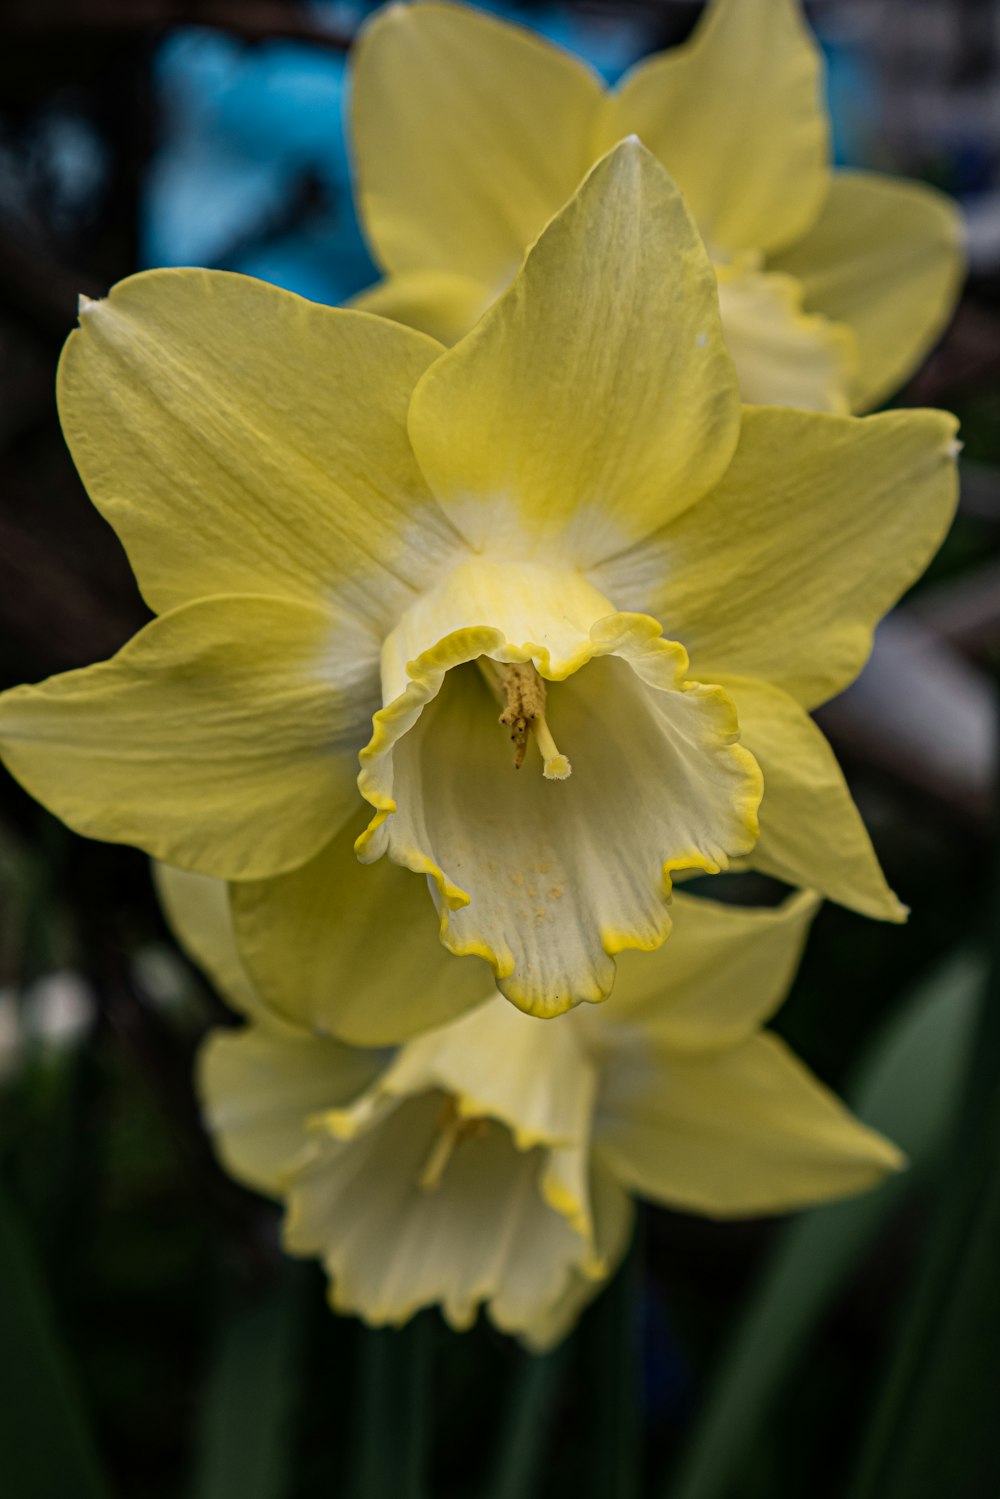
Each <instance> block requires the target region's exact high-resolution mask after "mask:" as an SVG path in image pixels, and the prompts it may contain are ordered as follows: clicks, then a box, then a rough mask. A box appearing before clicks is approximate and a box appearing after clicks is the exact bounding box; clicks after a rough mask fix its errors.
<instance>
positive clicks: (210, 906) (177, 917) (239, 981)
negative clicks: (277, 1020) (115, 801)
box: [152, 862, 262, 1019]
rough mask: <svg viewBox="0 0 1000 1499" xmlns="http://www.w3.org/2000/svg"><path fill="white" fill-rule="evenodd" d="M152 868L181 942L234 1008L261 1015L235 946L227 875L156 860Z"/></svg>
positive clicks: (242, 1013) (243, 1013) (167, 916)
mask: <svg viewBox="0 0 1000 1499" xmlns="http://www.w3.org/2000/svg"><path fill="white" fill-rule="evenodd" d="M152 869H153V884H154V885H155V887H156V893H157V896H158V897H159V901H160V905H161V906H162V907H163V913H164V915H165V916H166V919H167V925H168V926H169V927H170V930H171V931H172V932H173V934H174V936H175V938H176V939H177V942H178V943H179V945H180V946H181V947H182V948H183V949H184V951H185V952H186V953H187V955H188V957H189V958H191V959H192V960H193V961H194V962H195V963H197V965H198V967H199V968H201V969H202V970H203V971H204V973H205V974H206V975H207V977H208V978H209V979H210V980H211V982H212V983H213V984H214V986H215V988H216V989H217V990H218V991H219V994H220V995H221V996H222V998H223V999H225V1000H227V1001H228V1002H229V1004H231V1005H232V1007H233V1009H234V1010H238V1011H239V1012H240V1014H241V1015H246V1016H247V1017H248V1018H250V1019H254V1018H256V1017H257V1016H259V1015H260V1014H261V1011H262V1006H261V1003H260V999H259V998H258V995H257V991H256V989H255V988H254V986H253V984H252V983H251V982H250V979H249V977H248V976H247V971H246V968H245V967H244V966H243V960H242V958H241V957H240V954H239V951H238V950H237V947H236V938H235V935H234V933H233V922H232V917H231V916H230V913H229V888H228V886H227V885H226V883H225V881H224V880H215V879H213V878H212V877H211V875H207V874H194V873H193V872H192V871H191V870H189V869H174V868H173V867H172V866H171V865H170V864H157V863H155V862H154V864H153V866H152Z"/></svg>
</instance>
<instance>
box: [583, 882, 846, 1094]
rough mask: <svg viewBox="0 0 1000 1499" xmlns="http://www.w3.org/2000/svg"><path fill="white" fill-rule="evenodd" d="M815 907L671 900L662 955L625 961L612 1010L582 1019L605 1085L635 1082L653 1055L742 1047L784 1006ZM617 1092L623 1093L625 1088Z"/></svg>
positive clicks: (812, 898)
mask: <svg viewBox="0 0 1000 1499" xmlns="http://www.w3.org/2000/svg"><path fill="white" fill-rule="evenodd" d="M818 908H819V898H818V896H816V895H813V894H812V893H811V892H809V891H802V892H800V893H799V894H798V895H794V896H791V897H790V898H789V899H788V900H786V901H784V902H783V903H782V905H780V906H777V907H775V908H773V909H770V908H752V907H742V906H732V905H724V904H722V903H720V902H719V901H714V900H708V899H706V898H705V897H703V896H700V895H698V896H695V895H685V894H683V893H682V892H681V891H679V890H677V891H675V892H674V899H673V905H672V907H671V910H672V915H673V920H674V934H673V936H672V938H671V941H670V943H669V945H668V947H667V948H664V949H661V951H660V952H658V953H652V954H645V953H623V954H622V957H621V958H620V959H619V964H618V977H617V980H616V982H615V991H614V999H613V1001H612V1003H611V1004H607V1005H600V1006H598V1007H597V1008H595V1009H587V1010H585V1011H578V1012H577V1014H576V1015H575V1017H574V1024H576V1025H583V1026H585V1027H586V1033H587V1037H588V1039H589V1044H590V1045H591V1047H592V1048H593V1050H594V1053H595V1055H596V1056H598V1058H599V1059H600V1066H601V1070H602V1075H603V1073H605V1072H609V1073H610V1072H612V1071H615V1072H618V1073H621V1074H622V1075H623V1076H624V1077H625V1078H627V1077H628V1076H629V1075H630V1073H631V1069H632V1068H633V1067H634V1068H635V1069H636V1071H637V1075H638V1076H639V1077H640V1078H641V1076H642V1075H643V1073H644V1070H645V1069H646V1067H647V1065H648V1059H649V1051H650V1048H653V1049H654V1050H655V1051H656V1052H657V1054H660V1055H664V1056H667V1057H668V1058H669V1057H670V1056H672V1055H673V1054H674V1053H682V1054H684V1053H687V1054H712V1053H715V1052H722V1051H728V1050H730V1049H731V1048H732V1047H734V1046H739V1045H741V1044H742V1043H743V1042H744V1041H746V1040H748V1039H749V1037H751V1036H752V1035H754V1034H755V1033H756V1032H757V1031H758V1030H759V1029H760V1027H761V1026H762V1025H763V1024H764V1023H765V1021H767V1020H769V1019H770V1018H771V1016H772V1015H773V1014H774V1012H775V1011H776V1010H777V1009H778V1007H779V1005H781V1004H782V1002H783V1001H784V999H785V996H786V995H787V993H788V989H789V987H790V985H791V982H792V979H793V978H794V976H795V971H796V969H797V967H798V964H799V959H800V958H801V956H802V949H803V946H804V945H805V941H806V937H807V936H808V933H809V927H810V924H811V923H812V920H813V917H814V916H815V914H816V911H817V910H818ZM621 1087H622V1088H625V1087H627V1083H626V1082H623V1083H622V1084H621Z"/></svg>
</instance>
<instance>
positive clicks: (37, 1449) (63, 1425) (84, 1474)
mask: <svg viewBox="0 0 1000 1499" xmlns="http://www.w3.org/2000/svg"><path fill="white" fill-rule="evenodd" d="M0 1361H2V1362H0V1367H2V1370H3V1373H2V1376H0V1454H2V1458H0V1472H2V1475H3V1488H4V1491H5V1492H6V1493H9V1494H10V1495H11V1496H14V1495H16V1496H17V1499H55V1496H57V1495H59V1496H61V1495H64V1494H65V1495H72V1496H73V1499H107V1496H108V1492H109V1490H108V1487H107V1484H106V1482H105V1479H104V1477H103V1475H102V1473H101V1469H100V1465H99V1462H98V1458H97V1453H96V1450H95V1446H94V1441H93V1438H92V1436H91V1433H90V1428H89V1424H88V1420H87V1417H86V1415H85V1412H84V1409H83V1405H82V1403H81V1399H80V1394H79V1390H78V1388H77V1381H76V1377H75V1375H74V1373H73V1370H72V1367H71V1364H70V1360H69V1357H68V1355H67V1353H66V1350H65V1348H64V1347H63V1346H62V1343H61V1342H60V1339H59V1335H58V1332H57V1330H56V1325H55V1317H54V1314H53V1310H52V1306H51V1304H50V1302H49V1297H48V1294H47V1292H46V1289H45V1285H44V1283H43V1281H42V1278H41V1276H40V1275H39V1273H38V1270H37V1267H36V1265H35V1262H34V1259H33V1257H32V1254H31V1251H30V1249H29V1247H28V1243H27V1240H26V1238H25V1235H24V1232H23V1230H22V1228H21V1224H20V1222H19V1221H18V1215H17V1213H16V1212H15V1210H14V1207H13V1205H12V1204H11V1202H10V1201H9V1200H8V1198H7V1196H6V1193H5V1192H4V1191H3V1189H2V1187H0Z"/></svg>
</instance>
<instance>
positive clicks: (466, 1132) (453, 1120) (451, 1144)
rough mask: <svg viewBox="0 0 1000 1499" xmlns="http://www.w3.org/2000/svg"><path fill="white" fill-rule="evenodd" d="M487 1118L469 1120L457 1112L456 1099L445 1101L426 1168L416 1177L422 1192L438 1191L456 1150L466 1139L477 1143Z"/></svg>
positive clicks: (484, 1129) (484, 1130) (483, 1130)
mask: <svg viewBox="0 0 1000 1499" xmlns="http://www.w3.org/2000/svg"><path fill="white" fill-rule="evenodd" d="M486 1123H487V1121H486V1120H485V1119H466V1118H463V1117H462V1115H461V1114H460V1113H459V1112H458V1109H457V1107H456V1105H455V1100H454V1099H453V1098H446V1099H445V1101H444V1103H443V1104H442V1105H441V1112H440V1114H439V1115H438V1121H437V1131H438V1132H437V1135H436V1137H435V1140H434V1143H433V1145H432V1146H431V1148H430V1151H429V1153H428V1156H427V1160H426V1161H425V1163H424V1168H423V1170H422V1171H421V1173H420V1175H419V1176H418V1178H417V1185H418V1187H419V1188H420V1190H421V1192H436V1191H437V1189H438V1188H439V1187H440V1185H441V1183H442V1181H443V1180H444V1174H445V1172H446V1171H447V1169H448V1162H449V1161H450V1160H451V1157H452V1154H453V1153H454V1150H455V1147H456V1146H457V1145H461V1143H462V1141H463V1140H475V1139H477V1138H478V1137H480V1136H481V1135H484V1134H485V1133H486Z"/></svg>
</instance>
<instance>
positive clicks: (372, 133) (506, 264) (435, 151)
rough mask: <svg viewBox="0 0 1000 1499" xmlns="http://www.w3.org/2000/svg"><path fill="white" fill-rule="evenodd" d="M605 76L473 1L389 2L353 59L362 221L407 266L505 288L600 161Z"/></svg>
mask: <svg viewBox="0 0 1000 1499" xmlns="http://www.w3.org/2000/svg"><path fill="white" fill-rule="evenodd" d="M601 97H602V87H601V83H600V80H599V79H598V78H597V76H596V74H594V73H592V72H591V71H590V70H589V68H587V67H586V66H585V64H583V63H582V62H580V61H579V60H578V59H577V58H574V57H571V56H570V55H569V54H568V53H566V52H563V51H562V50H561V49H559V48H557V47H554V46H552V45H551V44H550V43H548V42H546V41H544V40H543V39H542V38H541V37H539V36H537V35H535V34H534V33H532V32H529V31H525V30H522V29H521V28H520V27H517V26H511V25H509V24H508V23H506V22H504V21H500V20H497V19H495V18H494V17H492V16H488V15H484V14H483V13H482V12H481V11H478V10H475V9H473V8H472V7H469V6H465V5H449V4H438V3H423V4H416V5H387V6H385V7H384V8H382V9H381V10H380V11H379V12H378V13H377V14H376V16H375V17H374V18H373V19H372V21H371V22H370V23H369V24H368V25H367V26H366V27H365V28H364V29H363V31H362V32H361V35H360V37H359V39H358V42H357V44H356V46H355V48H354V52H353V58H352V124H353V135H354V151H355V155H356V159H357V170H358V177H359V191H358V201H359V210H360V216H361V220H362V223H363V225H364V228H365V231H366V233H367V235H368V238H369V241H370V243H371V245H372V248H373V250H374V252H375V255H376V258H377V259H378V260H379V262H380V263H381V264H382V265H383V266H385V267H386V269H387V270H391V271H394V272H399V271H408V270H423V269H425V268H430V269H433V270H451V271H459V272H461V273H462V274H465V275H469V276H473V277H476V278H478V279H479V280H482V281H484V282H486V283H487V284H488V285H491V286H493V287H494V288H495V291H494V295H495V294H496V293H497V292H499V290H500V289H501V287H503V286H504V285H505V284H506V282H507V281H509V279H510V278H511V276H512V275H513V274H514V272H515V271H516V270H517V268H518V266H519V265H520V263H521V257H522V255H523V253H524V249H525V247H526V246H527V245H529V244H530V243H531V241H532V240H533V239H534V238H535V237H536V235H537V234H538V233H539V232H540V231H541V230H542V229H543V228H544V226H545V224H546V222H547V221H548V219H549V218H550V217H551V216H552V214H554V213H555V212H556V210H557V209H559V208H561V207H562V205H563V203H565V201H566V199H567V198H569V197H570V196H571V194H572V193H573V192H574V191H575V190H576V188H577V186H578V185H579V182H580V179H581V178H582V177H583V175H584V173H585V172H586V170H587V168H588V167H589V166H590V165H591V162H592V161H593V159H594V158H593V155H592V154H591V136H592V130H593V122H594V119H595V116H596V114H597V111H598V109H599V107H600V102H601Z"/></svg>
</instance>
